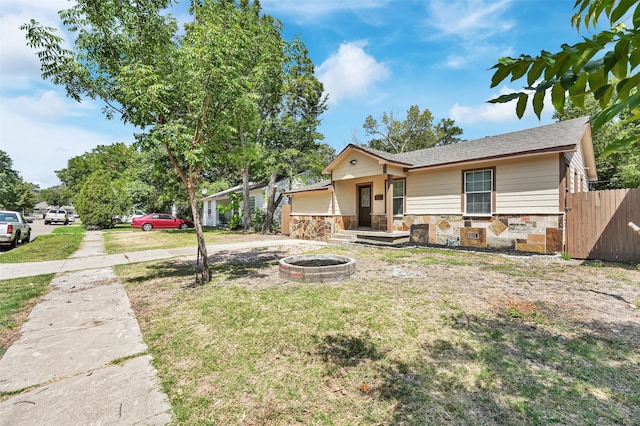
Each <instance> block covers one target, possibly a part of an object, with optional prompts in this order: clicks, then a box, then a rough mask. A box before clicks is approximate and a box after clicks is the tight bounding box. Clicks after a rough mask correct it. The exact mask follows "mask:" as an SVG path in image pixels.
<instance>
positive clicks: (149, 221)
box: [131, 213, 194, 231]
mask: <svg viewBox="0 0 640 426" xmlns="http://www.w3.org/2000/svg"><path fill="white" fill-rule="evenodd" d="M131 227H132V228H141V229H142V230H143V231H151V230H152V229H154V228H156V229H188V228H193V227H194V224H193V222H191V221H190V220H186V219H180V218H177V217H175V216H172V215H170V214H166V213H150V214H148V215H145V216H142V217H135V218H133V220H132V221H131Z"/></svg>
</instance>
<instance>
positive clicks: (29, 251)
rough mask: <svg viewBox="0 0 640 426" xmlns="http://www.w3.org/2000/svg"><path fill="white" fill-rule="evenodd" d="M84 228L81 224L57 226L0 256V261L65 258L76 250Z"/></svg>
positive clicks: (33, 260) (15, 261) (37, 260)
mask: <svg viewBox="0 0 640 426" xmlns="http://www.w3.org/2000/svg"><path fill="white" fill-rule="evenodd" d="M83 237H84V228H83V227H81V226H65V227H64V228H57V229H55V230H54V231H53V233H51V234H48V235H40V236H38V238H36V239H35V240H33V241H32V242H30V243H28V244H23V245H20V246H18V247H16V248H14V249H12V250H10V251H8V252H6V253H3V254H2V256H0V263H19V262H43V261H46V260H60V259H66V258H67V257H69V256H70V255H71V253H73V252H74V251H76V250H78V248H79V247H80V243H81V242H82V238H83Z"/></svg>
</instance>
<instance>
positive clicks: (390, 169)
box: [387, 166, 407, 178]
mask: <svg viewBox="0 0 640 426" xmlns="http://www.w3.org/2000/svg"><path fill="white" fill-rule="evenodd" d="M387 174H390V175H393V177H395V178H401V177H405V176H407V173H406V172H405V171H404V169H403V168H402V167H398V166H387Z"/></svg>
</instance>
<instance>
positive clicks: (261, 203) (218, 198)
mask: <svg viewBox="0 0 640 426" xmlns="http://www.w3.org/2000/svg"><path fill="white" fill-rule="evenodd" d="M266 191H267V185H266V184H264V183H250V184H249V209H250V211H251V212H253V211H254V210H255V209H256V207H257V208H260V209H262V210H266V209H267V200H266ZM233 193H236V194H242V185H236V186H234V187H232V188H229V189H226V190H224V191H220V192H216V193H215V194H212V195H209V196H207V197H204V198H203V199H202V223H203V225H204V226H213V227H218V226H224V225H225V224H226V223H227V220H228V218H229V217H230V216H231V215H232V214H234V213H239V212H234V211H229V212H227V213H226V214H224V215H223V214H222V213H220V212H219V211H218V207H219V206H223V205H229V204H230V202H231V200H230V198H229V195H230V194H233ZM240 206H241V207H242V203H240Z"/></svg>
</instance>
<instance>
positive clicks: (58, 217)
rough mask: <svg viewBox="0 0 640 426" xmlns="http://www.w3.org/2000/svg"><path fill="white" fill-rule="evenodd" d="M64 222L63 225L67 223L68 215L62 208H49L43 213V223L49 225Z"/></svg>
mask: <svg viewBox="0 0 640 426" xmlns="http://www.w3.org/2000/svg"><path fill="white" fill-rule="evenodd" d="M56 222H58V223H64V224H65V225H68V224H69V215H68V214H67V211H66V210H64V209H51V210H49V211H48V212H47V214H45V215H44V224H45V225H49V224H50V223H56Z"/></svg>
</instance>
